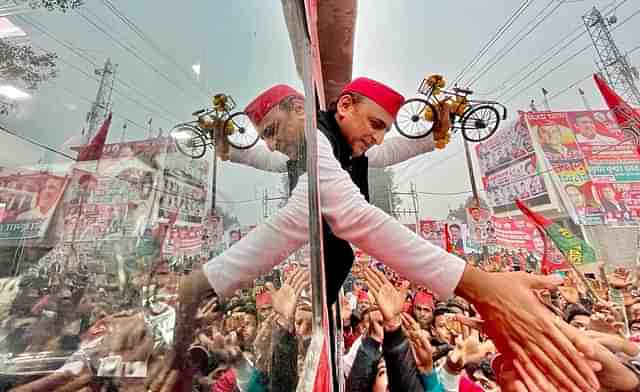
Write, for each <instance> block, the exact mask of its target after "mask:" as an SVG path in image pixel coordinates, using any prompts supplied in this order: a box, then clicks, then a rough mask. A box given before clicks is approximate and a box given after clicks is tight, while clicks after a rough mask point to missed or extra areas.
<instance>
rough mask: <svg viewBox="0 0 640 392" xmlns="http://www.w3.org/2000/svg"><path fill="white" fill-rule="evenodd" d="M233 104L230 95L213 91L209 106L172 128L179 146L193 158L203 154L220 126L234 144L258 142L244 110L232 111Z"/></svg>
mask: <svg viewBox="0 0 640 392" xmlns="http://www.w3.org/2000/svg"><path fill="white" fill-rule="evenodd" d="M235 106H236V103H235V101H234V100H233V98H232V97H231V96H230V95H226V94H216V95H214V97H213V107H212V108H210V109H200V110H197V111H195V112H193V116H195V117H196V118H197V119H196V120H195V121H190V122H186V123H182V124H178V125H176V126H175V127H173V129H172V130H171V137H172V138H173V141H174V143H175V145H176V147H177V148H178V150H179V151H180V152H181V153H183V154H184V155H186V156H188V157H191V158H193V159H198V158H202V157H203V156H204V155H205V154H206V152H207V146H212V147H213V146H214V145H215V138H216V130H219V129H222V130H223V132H224V136H225V137H226V138H227V141H228V142H229V144H230V145H232V146H233V147H235V148H238V149H241V150H244V149H248V148H251V147H253V146H254V145H255V144H256V143H257V142H258V138H259V137H258V132H257V130H256V128H255V127H254V126H253V123H252V122H251V120H250V119H249V116H247V114H246V113H244V112H236V113H233V114H232V113H231V111H232V110H233V109H234V108H235Z"/></svg>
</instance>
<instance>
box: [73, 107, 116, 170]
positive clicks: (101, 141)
mask: <svg viewBox="0 0 640 392" xmlns="http://www.w3.org/2000/svg"><path fill="white" fill-rule="evenodd" d="M111 118H112V113H109V115H108V116H107V118H106V120H104V123H103V124H102V126H101V127H100V129H99V130H98V132H96V134H95V136H94V137H93V139H92V140H91V141H90V142H89V144H87V145H86V146H82V147H81V148H80V151H78V157H77V158H76V161H78V162H83V161H97V160H99V159H100V158H101V157H102V151H103V150H104V145H105V143H106V141H107V133H109V126H110V125H111Z"/></svg>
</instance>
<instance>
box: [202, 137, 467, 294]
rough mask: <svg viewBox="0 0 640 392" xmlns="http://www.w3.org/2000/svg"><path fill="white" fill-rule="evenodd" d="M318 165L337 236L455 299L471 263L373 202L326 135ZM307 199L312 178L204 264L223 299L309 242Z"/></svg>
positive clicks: (324, 210) (321, 139) (324, 205)
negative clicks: (391, 215)
mask: <svg viewBox="0 0 640 392" xmlns="http://www.w3.org/2000/svg"><path fill="white" fill-rule="evenodd" d="M318 165H319V177H320V201H321V207H322V214H323V216H324V217H325V218H326V220H327V222H328V223H329V225H330V226H331V228H332V229H333V232H334V233H335V234H336V236H337V237H339V238H342V239H344V240H347V241H349V242H351V243H353V244H355V245H356V246H358V247H359V248H361V249H363V250H364V251H366V252H367V253H368V254H370V255H372V256H373V257H375V258H376V259H378V260H382V261H383V262H384V263H385V264H386V265H388V266H389V267H391V268H393V269H394V270H396V271H397V272H398V273H400V274H401V275H403V276H404V277H406V278H407V279H409V280H411V281H413V282H415V283H417V284H419V285H423V286H426V287H429V288H430V289H431V290H433V291H434V292H435V293H436V294H437V295H438V296H439V297H441V298H446V297H449V296H450V295H451V294H453V290H454V289H455V287H456V286H457V284H458V282H459V280H460V277H461V276H462V272H463V271H464V267H465V262H464V261H463V260H462V259H460V258H458V257H456V256H454V255H451V254H449V253H447V252H445V251H444V250H443V249H440V248H438V247H436V246H434V245H432V244H431V243H429V242H427V241H425V240H423V239H422V238H420V237H418V236H417V235H416V234H414V233H412V232H411V231H409V230H408V229H407V228H406V227H404V226H403V225H402V224H400V223H399V222H398V221H396V220H395V219H393V218H392V217H390V216H388V215H387V214H385V213H384V212H383V211H382V210H380V209H378V208H376V207H374V206H372V205H370V204H369V203H367V202H366V201H365V199H364V197H363V196H362V194H361V193H360V191H359V189H358V188H357V187H356V186H355V184H354V183H353V182H352V181H351V178H350V177H349V175H348V173H347V172H346V171H344V170H343V169H342V168H341V167H340V164H339V163H338V161H337V160H336V159H335V157H334V156H333V152H332V148H331V145H330V144H329V141H328V140H327V138H326V136H324V135H323V134H322V133H320V132H318ZM307 194H308V177H307V175H306V174H304V175H302V176H301V177H300V181H299V183H298V185H297V186H296V188H295V189H294V191H293V194H292V196H291V198H290V200H289V202H288V203H287V205H286V206H285V207H284V208H282V209H281V210H280V211H278V213H277V214H276V215H274V216H273V217H272V218H271V219H269V220H268V221H267V222H266V223H264V224H263V225H261V226H259V227H257V228H256V229H254V230H252V231H250V232H249V234H248V235H247V236H246V237H244V238H242V240H240V241H239V242H237V243H236V244H235V245H234V246H232V247H231V248H230V249H228V250H227V251H226V252H224V253H223V254H222V255H220V256H218V257H216V258H214V259H212V260H210V261H209V262H208V263H207V264H205V265H204V267H203V268H204V272H205V274H206V276H207V278H208V279H209V282H210V283H211V285H212V287H213V288H214V290H215V291H216V292H217V293H218V294H219V295H221V296H227V295H229V294H231V293H233V291H235V290H236V289H238V288H241V287H242V286H243V284H244V285H249V284H251V282H252V281H253V280H254V279H256V278H257V277H259V276H260V275H263V274H265V273H267V272H268V271H269V270H271V269H272V268H273V267H275V266H276V265H278V264H279V263H280V262H281V261H282V260H284V259H285V258H286V257H287V256H289V255H290V254H291V253H292V252H294V251H295V250H296V249H298V248H299V247H300V246H302V245H303V244H304V243H305V242H307V241H308V239H309V238H308V235H309V234H308V232H309V221H308V219H309V209H308V204H307V200H308V196H307ZM328 262H331V260H329V261H328Z"/></svg>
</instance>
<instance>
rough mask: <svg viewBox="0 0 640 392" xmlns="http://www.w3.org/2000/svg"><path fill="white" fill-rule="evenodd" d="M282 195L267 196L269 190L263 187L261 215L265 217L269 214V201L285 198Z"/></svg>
mask: <svg viewBox="0 0 640 392" xmlns="http://www.w3.org/2000/svg"><path fill="white" fill-rule="evenodd" d="M286 199H287V198H286V197H284V196H269V191H268V190H267V189H266V188H265V190H264V192H263V194H262V217H263V218H265V219H267V218H268V217H269V216H270V215H271V211H270V208H269V202H270V201H274V200H286Z"/></svg>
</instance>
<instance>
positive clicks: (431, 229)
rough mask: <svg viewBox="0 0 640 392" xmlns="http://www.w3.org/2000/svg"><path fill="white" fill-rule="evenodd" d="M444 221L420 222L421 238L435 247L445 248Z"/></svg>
mask: <svg viewBox="0 0 640 392" xmlns="http://www.w3.org/2000/svg"><path fill="white" fill-rule="evenodd" d="M444 224H445V222H443V221H436V220H430V219H422V220H420V236H421V237H422V238H424V239H425V240H427V241H429V242H431V243H432V244H433V245H435V246H439V247H441V248H443V249H444V248H445V235H444Z"/></svg>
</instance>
